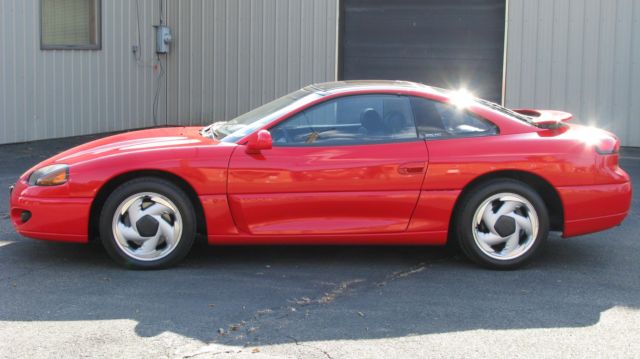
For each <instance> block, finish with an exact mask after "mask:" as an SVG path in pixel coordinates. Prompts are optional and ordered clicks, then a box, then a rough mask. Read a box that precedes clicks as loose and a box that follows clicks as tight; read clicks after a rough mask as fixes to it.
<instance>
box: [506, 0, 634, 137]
mask: <svg viewBox="0 0 640 359" xmlns="http://www.w3.org/2000/svg"><path fill="white" fill-rule="evenodd" d="M639 8H640V1H638V0H562V1H553V0H536V1H531V0H509V16H508V21H509V23H508V33H507V72H506V101H505V102H506V105H507V106H509V107H534V108H554V109H561V110H566V111H569V112H571V113H573V114H574V115H575V120H574V121H576V122H580V123H585V124H589V125H595V126H598V127H602V128H605V129H609V130H611V131H613V132H615V133H616V134H617V135H618V136H619V137H620V138H621V140H622V143H623V145H627V146H640V124H639V120H638V118H637V116H636V115H635V114H637V113H638V110H640V108H639V104H638V99H639V98H640V86H639V85H638V82H639V81H640V69H639V65H640V63H639V62H638V61H639V59H640V43H639V42H640V40H639V39H640V10H639Z"/></svg>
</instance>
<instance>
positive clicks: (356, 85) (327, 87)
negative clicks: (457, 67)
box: [305, 80, 448, 96]
mask: <svg viewBox="0 0 640 359" xmlns="http://www.w3.org/2000/svg"><path fill="white" fill-rule="evenodd" d="M305 89H306V90H308V91H311V92H315V93H317V94H319V95H327V94H333V93H340V92H351V91H359V90H371V91H407V90H409V91H411V90H413V91H420V92H425V93H429V94H437V95H441V96H446V95H447V92H448V90H444V89H440V88H437V87H432V86H427V85H425V84H421V83H417V82H411V81H400V80H348V81H333V82H323V83H317V84H313V85H309V86H307V87H306V88H305Z"/></svg>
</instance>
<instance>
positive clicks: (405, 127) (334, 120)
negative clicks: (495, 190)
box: [228, 94, 428, 235]
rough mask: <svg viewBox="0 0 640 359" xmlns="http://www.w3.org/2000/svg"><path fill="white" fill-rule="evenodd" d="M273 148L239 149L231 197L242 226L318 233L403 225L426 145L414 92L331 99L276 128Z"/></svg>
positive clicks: (416, 193)
mask: <svg viewBox="0 0 640 359" xmlns="http://www.w3.org/2000/svg"><path fill="white" fill-rule="evenodd" d="M270 131H271V134H272V138H273V148H272V149H269V150H263V151H261V152H260V153H258V154H252V153H247V152H246V151H245V149H244V148H243V147H244V146H240V147H238V148H237V149H236V150H235V151H234V153H233V155H232V157H231V160H230V163H229V176H228V196H229V203H230V207H231V211H232V214H233V217H234V220H235V222H236V225H237V226H238V228H239V230H240V231H243V232H245V233H250V234H270V235H306V234H309V235H313V234H324V235H326V234H349V233H354V234H362V233H388V232H402V231H405V230H406V228H407V226H408V223H409V219H410V217H411V214H412V212H413V210H414V208H415V205H416V202H417V200H418V197H419V193H420V188H421V185H422V181H423V179H424V175H425V173H426V166H427V156H428V155H427V149H426V145H425V143H424V141H422V140H420V139H419V138H418V136H417V133H416V127H415V123H414V120H413V113H412V110H411V105H410V102H409V99H408V98H407V97H405V96H399V95H392V94H368V95H354V96H343V97H338V98H334V99H331V100H327V101H325V102H322V103H320V104H317V105H315V106H313V107H311V108H309V109H306V110H305V111H302V112H298V113H297V114H294V115H293V116H290V117H289V118H287V119H285V120H284V121H281V122H280V123H278V124H277V125H275V126H274V127H272V128H270Z"/></svg>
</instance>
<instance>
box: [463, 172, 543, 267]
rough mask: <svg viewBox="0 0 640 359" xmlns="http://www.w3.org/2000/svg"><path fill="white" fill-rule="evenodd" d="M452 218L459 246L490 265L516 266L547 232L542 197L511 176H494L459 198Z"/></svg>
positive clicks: (472, 257) (530, 252)
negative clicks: (501, 178)
mask: <svg viewBox="0 0 640 359" xmlns="http://www.w3.org/2000/svg"><path fill="white" fill-rule="evenodd" d="M458 208H459V209H458V213H457V217H456V220H455V227H456V231H457V238H458V240H459V244H460V248H461V249H462V250H463V252H464V253H465V254H466V255H467V257H469V258H470V259H471V260H473V261H474V262H476V263H478V264H480V265H483V266H485V267H489V268H493V269H513V268H517V267H519V266H521V265H523V264H525V263H526V262H527V261H529V260H530V259H531V258H533V257H534V256H535V255H536V254H537V252H539V249H540V247H541V245H542V244H543V242H544V241H545V240H546V238H547V236H548V234H549V215H548V211H547V208H546V206H545V204H544V201H543V200H542V198H541V197H540V196H539V195H538V194H537V193H536V192H535V191H534V190H532V189H531V188H530V187H529V186H527V185H525V184H524V183H521V182H519V181H515V180H509V179H503V180H494V181H491V182H488V183H485V184H483V185H482V186H479V187H476V189H475V190H474V191H473V192H471V193H469V194H468V195H467V196H466V197H465V198H463V200H462V202H461V203H460V206H459V207H458Z"/></svg>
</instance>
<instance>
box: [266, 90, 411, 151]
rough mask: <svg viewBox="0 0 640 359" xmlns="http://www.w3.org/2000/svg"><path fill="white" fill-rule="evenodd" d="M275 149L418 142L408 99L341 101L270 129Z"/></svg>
mask: <svg viewBox="0 0 640 359" xmlns="http://www.w3.org/2000/svg"><path fill="white" fill-rule="evenodd" d="M270 131H271V136H272V137H273V145H274V146H323V145H327V146H328V145H357V144H366V143H384V142H402V141H410V140H417V139H418V135H417V133H416V127H415V123H414V120H413V112H412V110H411V103H410V100H409V98H408V97H406V96H397V95H382V94H380V95H355V96H345V97H339V98H336V99H333V100H328V101H326V102H323V103H320V104H318V105H316V106H313V107H311V108H309V109H307V110H305V111H302V112H300V113H298V114H296V115H294V116H292V117H290V118H288V119H286V120H284V121H283V122H281V123H279V124H277V125H276V126H274V127H272V128H271V129H270Z"/></svg>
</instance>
